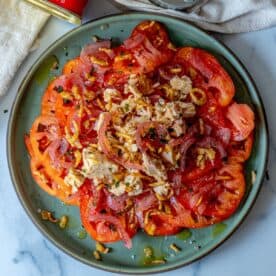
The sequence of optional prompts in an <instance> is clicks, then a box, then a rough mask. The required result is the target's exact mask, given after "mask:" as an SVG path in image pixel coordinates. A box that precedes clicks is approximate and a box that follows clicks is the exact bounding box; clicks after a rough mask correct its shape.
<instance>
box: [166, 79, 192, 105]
mask: <svg viewBox="0 0 276 276" xmlns="http://www.w3.org/2000/svg"><path fill="white" fill-rule="evenodd" d="M170 85H171V87H172V88H173V89H175V90H178V97H177V98H178V99H179V100H184V99H185V98H186V97H187V95H188V94H189V93H190V91H191V90H192V88H193V87H192V80H191V79H190V78H189V77H188V76H182V77H181V78H180V77H178V76H175V77H173V78H172V79H171V80H170Z"/></svg>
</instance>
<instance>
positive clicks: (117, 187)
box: [108, 182, 126, 196]
mask: <svg viewBox="0 0 276 276" xmlns="http://www.w3.org/2000/svg"><path fill="white" fill-rule="evenodd" d="M108 190H109V192H110V193H112V194H114V195H115V196H121V195H122V194H124V193H125V191H126V185H125V184H124V183H123V182H117V183H114V184H113V185H111V186H110V187H109V188H108Z"/></svg>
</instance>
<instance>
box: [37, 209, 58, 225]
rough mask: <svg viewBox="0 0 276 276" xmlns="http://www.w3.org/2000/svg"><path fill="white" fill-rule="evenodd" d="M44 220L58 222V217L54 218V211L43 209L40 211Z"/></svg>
mask: <svg viewBox="0 0 276 276" xmlns="http://www.w3.org/2000/svg"><path fill="white" fill-rule="evenodd" d="M40 214H41V218H42V220H48V221H50V222H53V223H56V222H58V219H56V218H54V217H53V215H52V213H51V212H49V211H46V210H42V211H41V212H40Z"/></svg>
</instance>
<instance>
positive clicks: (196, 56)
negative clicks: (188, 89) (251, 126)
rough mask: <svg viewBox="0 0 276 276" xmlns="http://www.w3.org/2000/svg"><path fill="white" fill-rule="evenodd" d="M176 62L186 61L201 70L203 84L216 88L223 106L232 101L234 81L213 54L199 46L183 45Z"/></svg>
mask: <svg viewBox="0 0 276 276" xmlns="http://www.w3.org/2000/svg"><path fill="white" fill-rule="evenodd" d="M175 62H178V63H184V65H186V66H187V67H191V68H193V69H194V71H195V72H199V73H200V74H201V75H202V76H203V77H204V80H205V81H204V82H202V84H201V85H202V86H203V87H206V88H207V89H210V88H215V89H216V90H217V91H218V92H219V93H218V100H219V104H220V105H221V106H227V105H228V104H229V103H230V102H231V101H232V98H233V96H234V94H235V86H234V83H233V81H232V79H231V77H230V76H229V75H228V73H227V72H226V71H225V70H224V68H223V67H222V66H221V65H220V63H219V62H218V61H217V59H216V58H215V57H214V56H213V55H211V54H210V53H208V52H206V51H204V50H202V49H199V48H192V47H183V48H180V49H179V50H178V52H177V54H176V55H175Z"/></svg>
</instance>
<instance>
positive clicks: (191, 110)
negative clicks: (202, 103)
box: [153, 101, 196, 124]
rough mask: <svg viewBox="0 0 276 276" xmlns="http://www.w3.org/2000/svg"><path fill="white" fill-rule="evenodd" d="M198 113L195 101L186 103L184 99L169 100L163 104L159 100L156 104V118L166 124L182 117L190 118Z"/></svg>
mask: <svg viewBox="0 0 276 276" xmlns="http://www.w3.org/2000/svg"><path fill="white" fill-rule="evenodd" d="M195 114H196V109H195V106H194V104H193V103H185V102H182V101H174V102H168V103H167V104H164V105H161V104H160V103H159V102H158V103H155V105H154V118H153V119H155V120H157V121H160V122H163V123H165V124H171V123H172V122H174V121H175V120H179V119H180V118H182V117H184V118H190V117H193V116H194V115H195Z"/></svg>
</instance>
